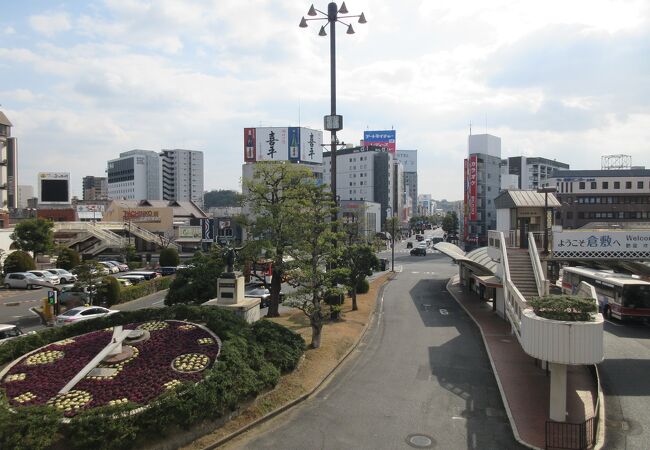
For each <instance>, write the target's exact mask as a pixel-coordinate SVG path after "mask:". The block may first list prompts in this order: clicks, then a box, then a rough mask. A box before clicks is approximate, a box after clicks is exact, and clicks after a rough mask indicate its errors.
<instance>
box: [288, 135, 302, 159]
mask: <svg viewBox="0 0 650 450" xmlns="http://www.w3.org/2000/svg"><path fill="white" fill-rule="evenodd" d="M288 134H289V139H288V141H289V142H288V144H289V161H299V160H300V128H296V127H290V128H288Z"/></svg>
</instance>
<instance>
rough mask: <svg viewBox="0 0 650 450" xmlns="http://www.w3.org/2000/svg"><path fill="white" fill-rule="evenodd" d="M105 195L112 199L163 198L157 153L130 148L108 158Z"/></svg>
mask: <svg viewBox="0 0 650 450" xmlns="http://www.w3.org/2000/svg"><path fill="white" fill-rule="evenodd" d="M106 172H107V175H108V197H109V198H111V199H114V200H162V164H161V158H160V156H159V155H158V153H156V152H154V151H151V150H131V151H128V152H123V153H120V157H119V158H117V159H112V160H110V161H108V169H107V170H106Z"/></svg>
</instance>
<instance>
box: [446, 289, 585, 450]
mask: <svg viewBox="0 0 650 450" xmlns="http://www.w3.org/2000/svg"><path fill="white" fill-rule="evenodd" d="M447 290H448V291H449V293H450V294H451V295H452V296H453V297H454V298H455V299H456V301H457V302H458V303H459V304H460V305H461V306H462V307H463V308H464V309H465V311H467V313H468V314H469V315H470V316H471V317H472V318H473V319H474V321H475V322H476V324H477V325H478V327H479V329H480V330H481V334H482V335H483V341H484V343H485V347H486V350H487V353H488V356H489V358H490V363H491V364H492V368H493V370H494V376H495V378H496V380H497V383H498V385H499V389H500V391H501V397H502V398H503V403H504V406H505V408H506V411H508V416H509V418H510V423H511V424H512V428H513V432H514V433H515V437H516V438H517V439H518V440H520V441H521V442H522V443H524V444H527V445H528V446H530V447H534V448H539V449H542V448H545V426H546V420H548V416H549V399H550V397H549V390H550V375H547V373H546V371H545V370H543V369H541V368H540V367H539V365H536V364H535V359H534V358H532V357H530V356H528V355H527V354H526V353H525V352H524V351H523V349H522V348H521V345H519V342H518V341H517V337H516V336H515V335H513V334H512V333H511V332H510V324H509V323H508V322H507V321H506V320H504V319H502V318H501V317H499V316H498V315H497V314H496V312H494V311H492V305H491V304H490V303H487V302H484V301H480V300H479V299H478V296H477V295H475V294H473V293H470V292H468V291H467V290H466V289H462V288H461V286H459V284H458V276H456V277H454V278H452V279H451V280H450V281H449V283H448V284H447ZM597 396H598V393H597V387H596V386H594V384H593V382H592V378H591V375H590V373H589V369H588V368H587V366H569V367H568V370H567V422H576V423H577V422H583V421H584V420H585V418H588V417H592V416H593V415H594V411H593V408H594V405H595V402H596V398H597Z"/></svg>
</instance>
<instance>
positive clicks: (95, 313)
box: [54, 306, 119, 327]
mask: <svg viewBox="0 0 650 450" xmlns="http://www.w3.org/2000/svg"><path fill="white" fill-rule="evenodd" d="M118 312H119V311H117V310H114V309H107V308H102V307H101V306H79V307H77V308H72V309H69V310H67V311H66V312H64V313H63V314H61V315H58V316H56V321H55V322H54V325H55V326H57V327H62V326H64V325H69V324H71V323H76V322H80V321H82V320H90V319H96V318H98V317H105V316H110V315H112V314H115V313H118Z"/></svg>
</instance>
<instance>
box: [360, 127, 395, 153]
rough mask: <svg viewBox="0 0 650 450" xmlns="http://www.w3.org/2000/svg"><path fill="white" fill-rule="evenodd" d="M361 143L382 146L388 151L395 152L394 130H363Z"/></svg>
mask: <svg viewBox="0 0 650 450" xmlns="http://www.w3.org/2000/svg"><path fill="white" fill-rule="evenodd" d="M363 145H364V146H366V147H367V146H370V145H372V146H374V147H383V148H385V149H386V150H388V152H389V153H393V154H395V151H396V149H397V146H396V144H395V130H382V131H364V132H363Z"/></svg>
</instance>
